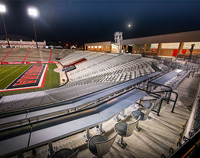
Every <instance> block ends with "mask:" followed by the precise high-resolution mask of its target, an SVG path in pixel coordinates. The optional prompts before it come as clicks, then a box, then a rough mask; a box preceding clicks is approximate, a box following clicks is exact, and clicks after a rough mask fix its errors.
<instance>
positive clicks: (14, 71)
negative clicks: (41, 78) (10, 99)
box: [0, 64, 60, 96]
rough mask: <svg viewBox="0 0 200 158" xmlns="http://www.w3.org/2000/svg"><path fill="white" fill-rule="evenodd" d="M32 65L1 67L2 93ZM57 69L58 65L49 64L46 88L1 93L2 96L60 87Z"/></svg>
mask: <svg viewBox="0 0 200 158" xmlns="http://www.w3.org/2000/svg"><path fill="white" fill-rule="evenodd" d="M31 66H32V65H28V64H26V65H24V64H22V65H0V91H1V90H5V88H6V87H8V86H9V85H10V84H11V83H12V82H13V81H15V80H16V79H17V78H18V77H19V76H20V75H22V74H23V73H24V72H25V71H26V70H28V69H29V68H30V67H31ZM55 68H57V65H56V64H49V65H48V69H47V73H46V77H45V82H44V87H42V88H34V89H25V90H15V91H8V92H0V96H4V95H12V94H17V93H26V92H32V91H38V90H44V89H50V88H56V87H58V86H59V85H60V75H59V73H57V72H55V71H54V69H55Z"/></svg>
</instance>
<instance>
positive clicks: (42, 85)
mask: <svg viewBox="0 0 200 158" xmlns="http://www.w3.org/2000/svg"><path fill="white" fill-rule="evenodd" d="M48 66H49V64H47V67H46V71H45V74H44V77H43V80H42V84H41V87H44V83H45V79H46V75H47V70H48ZM41 87H40V88H41Z"/></svg>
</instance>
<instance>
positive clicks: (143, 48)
mask: <svg viewBox="0 0 200 158" xmlns="http://www.w3.org/2000/svg"><path fill="white" fill-rule="evenodd" d="M192 44H195V45H194V50H193V55H198V54H200V31H199V30H198V31H190V32H181V33H172V34H165V35H157V36H149V37H141V38H133V39H124V40H121V42H120V47H119V48H118V49H117V48H116V45H115V44H114V43H112V42H111V41H108V42H97V43H86V44H85V50H90V51H105V52H120V53H122V52H125V53H132V54H145V55H154V56H168V57H175V56H178V57H181V56H189V55H190V48H191V45H192Z"/></svg>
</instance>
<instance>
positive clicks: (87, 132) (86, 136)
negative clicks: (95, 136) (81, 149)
mask: <svg viewBox="0 0 200 158" xmlns="http://www.w3.org/2000/svg"><path fill="white" fill-rule="evenodd" d="M85 132H86V133H85V135H84V136H83V137H84V139H85V141H86V142H87V141H88V140H89V139H90V137H91V135H90V132H89V129H86V130H85Z"/></svg>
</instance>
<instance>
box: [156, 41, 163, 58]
mask: <svg viewBox="0 0 200 158" xmlns="http://www.w3.org/2000/svg"><path fill="white" fill-rule="evenodd" d="M161 47H162V43H159V44H158V49H157V56H160V52H161Z"/></svg>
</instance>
